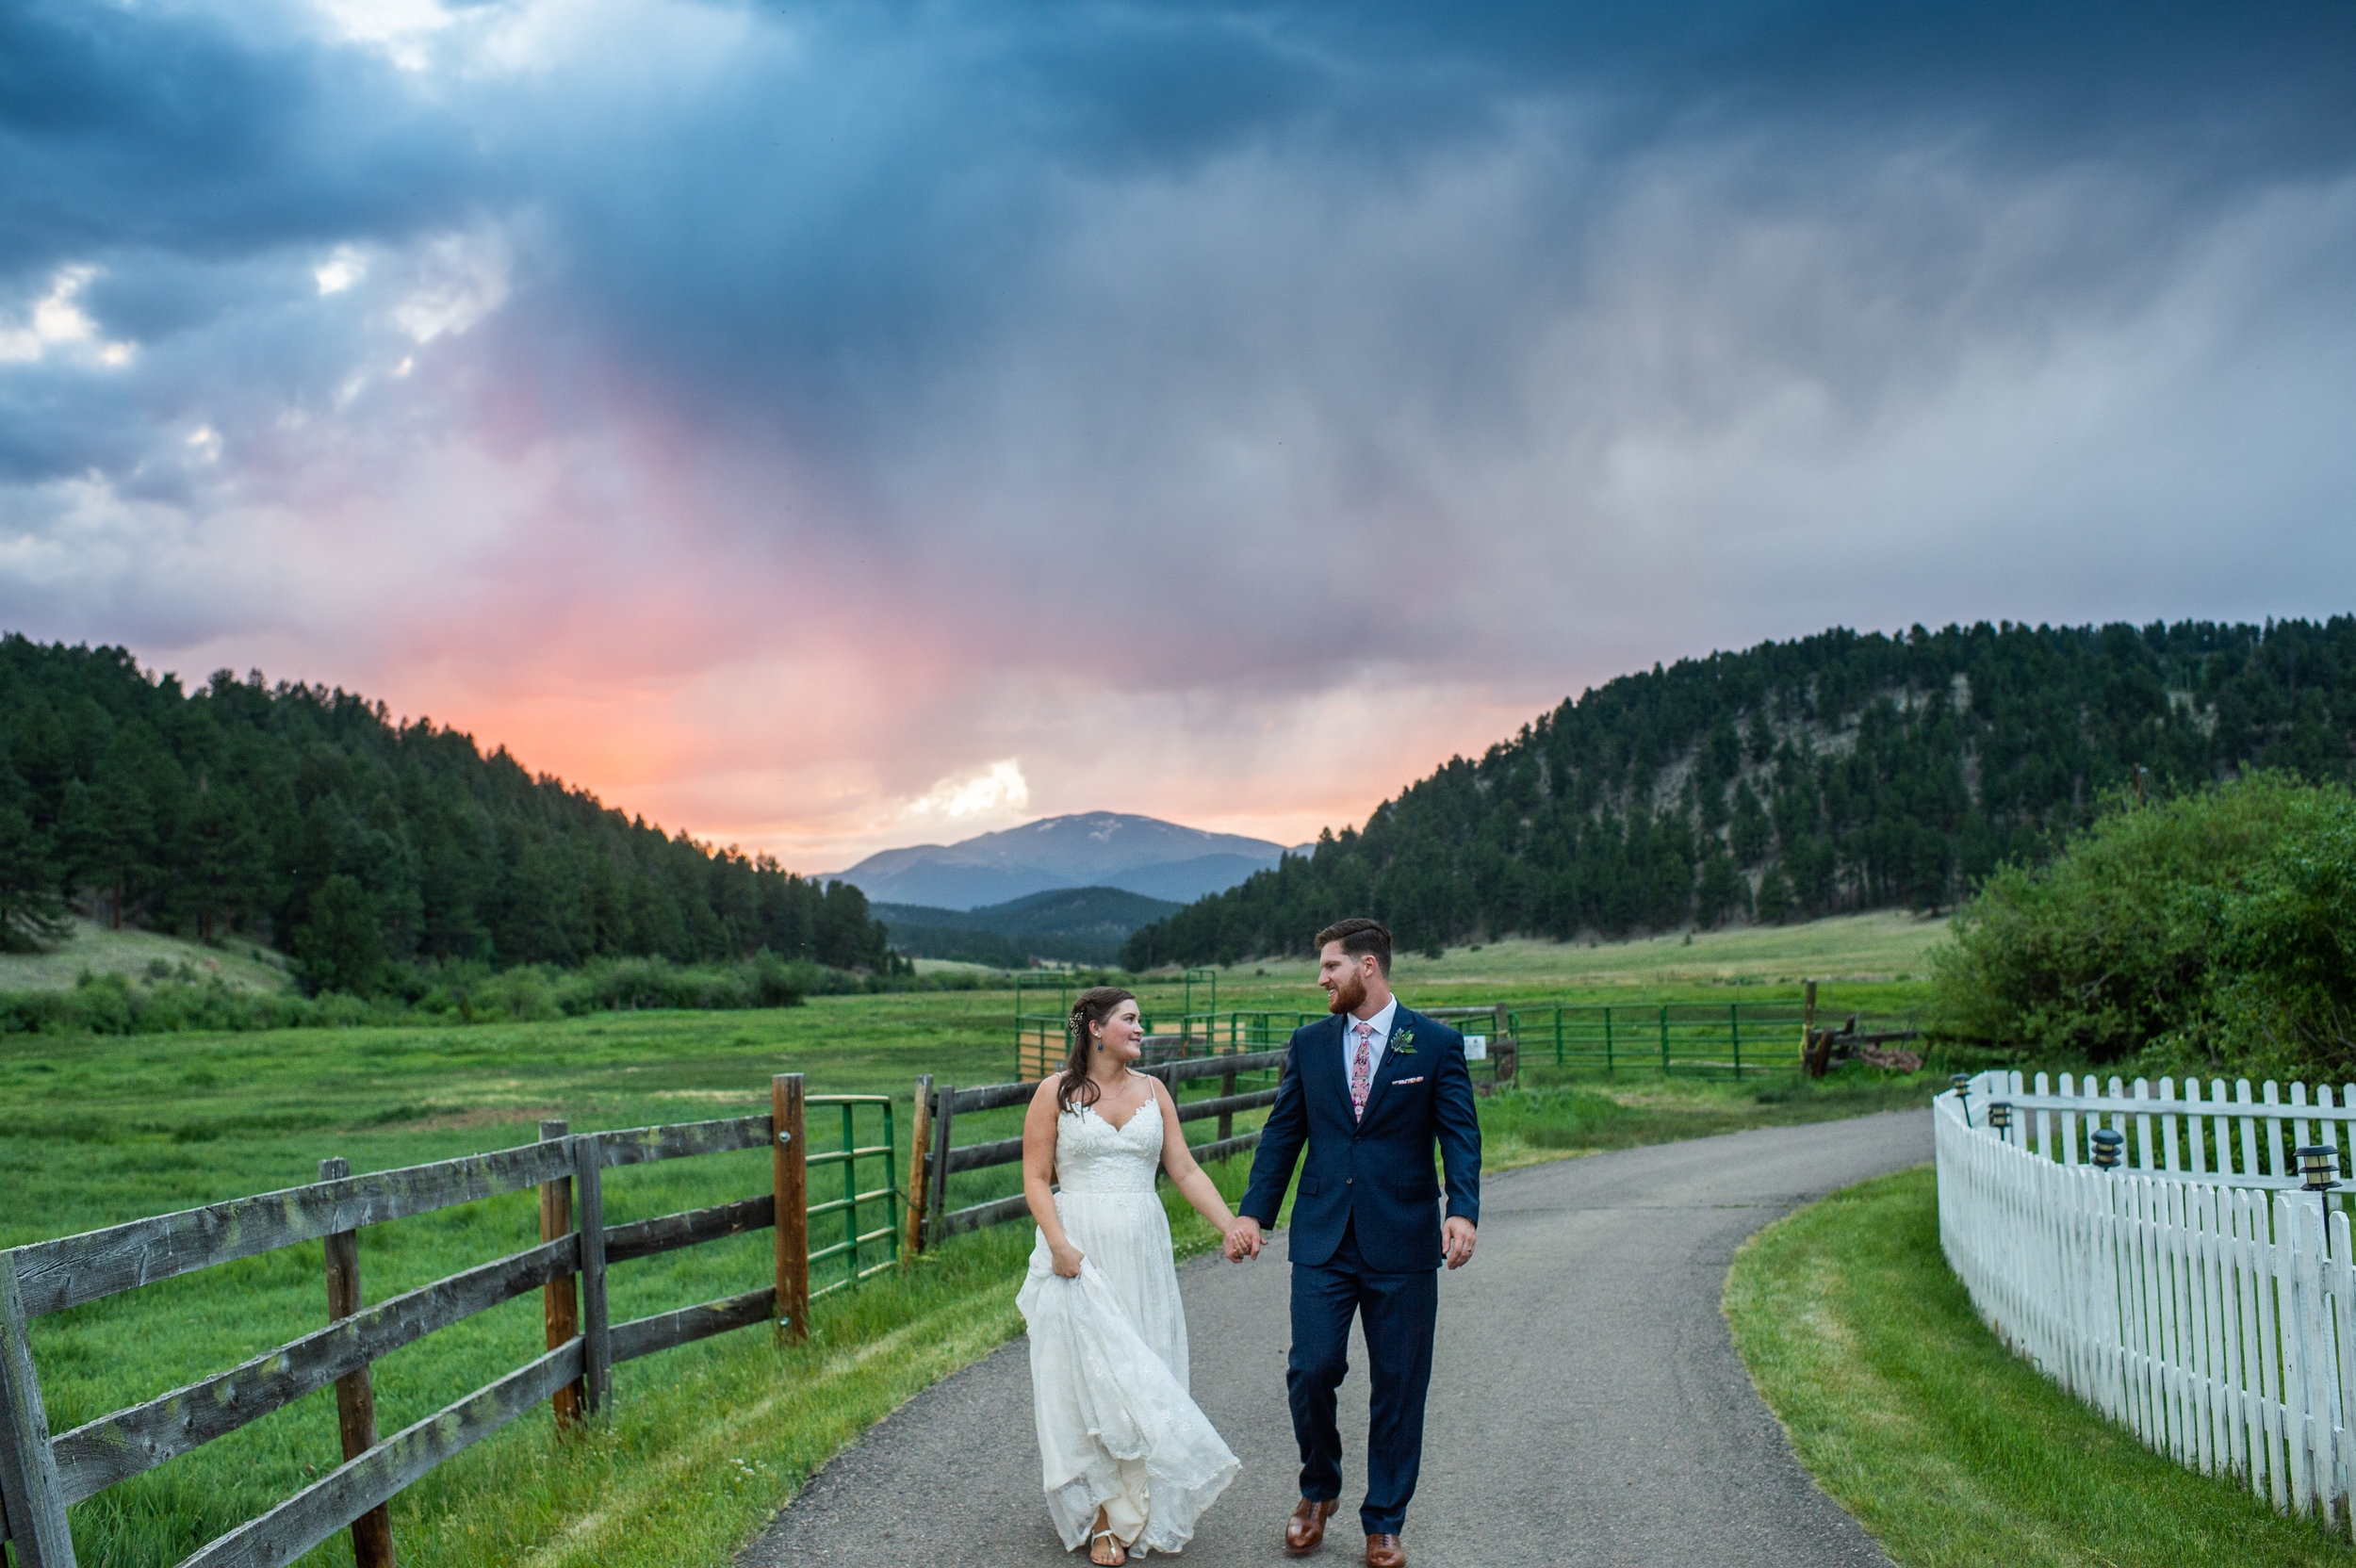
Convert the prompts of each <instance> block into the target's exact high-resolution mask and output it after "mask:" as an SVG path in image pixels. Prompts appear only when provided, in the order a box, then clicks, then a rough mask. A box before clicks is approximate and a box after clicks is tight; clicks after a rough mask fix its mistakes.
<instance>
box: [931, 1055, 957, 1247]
mask: <svg viewBox="0 0 2356 1568" xmlns="http://www.w3.org/2000/svg"><path fill="white" fill-rule="evenodd" d="M956 1120H957V1086H956V1085H955V1084H943V1085H941V1087H940V1089H939V1090H937V1091H936V1092H935V1093H934V1095H933V1159H932V1167H933V1168H932V1182H933V1190H932V1195H931V1196H930V1197H929V1198H928V1199H927V1200H926V1201H925V1209H926V1212H927V1213H928V1214H929V1215H930V1216H931V1219H932V1241H931V1245H932V1246H935V1247H938V1246H940V1245H941V1217H942V1216H944V1215H946V1214H947V1213H948V1212H949V1139H950V1138H951V1137H952V1136H953V1135H954V1128H953V1123H954V1122H955V1121H956Z"/></svg>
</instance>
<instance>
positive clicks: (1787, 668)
mask: <svg viewBox="0 0 2356 1568" xmlns="http://www.w3.org/2000/svg"><path fill="white" fill-rule="evenodd" d="M2352 733H2356V618H2351V617H2347V616H2335V617H2333V618H2332V619H2331V620H2330V621H2328V622H2324V623H2322V624H2315V623H2311V622H2305V621H2278V622H2270V623H2268V624H2267V625H2266V626H2264V627H2255V626H2217V625H2209V624H2206V623H2184V624H2181V625H2177V626H2157V625H2155V626H2151V627H2146V628H2136V627H2132V626H2124V625H2119V626H2106V627H2064V628H2051V627H2037V628H2031V627H2025V626H2014V625H2011V624H2008V623H2007V624H2004V625H2000V626H1994V627H1991V626H1988V625H1985V624H1982V625H1979V626H1974V627H1971V628H1961V627H1949V628H1948V629H1945V630H1943V631H1938V632H1930V631H1925V630H1923V629H1922V628H1920V627H1918V628H1916V629H1914V630H1913V631H1912V632H1910V633H1908V634H1906V635H1904V636H1894V637H1893V636H1883V635H1880V634H1863V635H1861V634H1859V633H1857V632H1852V631H1843V630H1834V631H1827V632H1824V633H1822V634H1821V635H1818V636H1814V637H1809V638H1806V639H1803V640H1800V641H1796V642H1790V643H1763V644H1760V645H1759V646H1757V647H1755V648H1751V649H1749V650H1747V651H1745V652H1742V653H1720V654H1713V655H1711V656H1710V657H1709V658H1707V659H1697V660H1686V661H1681V662H1678V663H1677V664H1676V665H1674V666H1672V667H1670V668H1668V669H1666V670H1664V669H1661V667H1660V666H1658V665H1656V666H1654V668H1653V669H1652V670H1651V671H1650V672H1649V673H1646V674H1640V675H1631V676H1625V677H1623V678H1620V679H1617V680H1614V681H1612V682H1611V683H1609V684H1608V685H1605V686H1603V687H1601V688H1599V689H1595V690H1592V691H1589V692H1587V693H1585V694H1582V695H1581V696H1579V698H1578V699H1577V700H1576V701H1566V702H1564V703H1563V704H1562V706H1561V707H1560V708H1557V709H1556V710H1554V711H1552V712H1550V713H1546V714H1542V715H1540V716H1539V718H1538V719H1537V720H1535V721H1534V722H1533V723H1531V724H1530V725H1527V726H1525V727H1523V729H1522V731H1521V733H1520V734H1518V735H1516V736H1514V737H1513V739H1511V740H1508V741H1505V742H1502V743H1498V744H1497V745H1495V746H1492V747H1491V748H1490V749H1489V751H1488V752H1487V754H1486V755H1484V756H1483V757H1481V759H1480V760H1478V761H1471V760H1464V759H1463V758H1458V759H1455V760H1451V761H1450V762H1448V764H1447V765H1446V766H1445V767H1443V768H1441V769H1440V770H1439V771H1438V772H1436V773H1434V774H1433V775H1432V776H1431V777H1429V778H1426V779H1424V780H1422V781H1421V782H1419V783H1416V784H1414V785H1411V786H1409V787H1408V789H1407V790H1405V791H1404V792H1402V793H1400V794H1399V796H1398V797H1397V798H1396V799H1393V800H1389V801H1386V802H1384V803H1383V805H1382V806H1380V807H1378V808H1377V809H1375V811H1374V814H1373V815H1372V816H1371V817H1369V818H1368V819H1367V820H1366V825H1365V826H1364V827H1363V828H1358V829H1345V830H1343V831H1342V832H1341V833H1340V834H1339V835H1334V834H1333V833H1331V832H1330V831H1329V832H1328V833H1326V834H1324V835H1322V836H1321V837H1320V838H1319V840H1318V842H1317V848H1316V850H1315V851H1314V852H1313V853H1312V854H1310V855H1308V856H1287V857H1286V858H1285V859H1284V862H1283V863H1282V864H1281V865H1280V866H1278V867H1277V868H1276V869H1275V870H1273V871H1269V872H1263V873H1261V874H1258V875H1256V876H1253V877H1252V879H1251V880H1249V881H1247V882H1245V883H1244V884H1242V885H1241V886H1240V887H1237V888H1235V889H1232V890H1229V891H1227V892H1225V893H1221V894H1218V895H1216V896H1214V897H1211V898H1206V899H1203V900H1201V901H1200V902H1198V903H1195V904H1192V905H1189V906H1187V907H1186V908H1185V909H1183V910H1181V911H1180V912H1179V913H1177V914H1175V915H1173V916H1171V917H1170V919H1168V920H1166V921H1162V922H1158V923H1155V924H1153V925H1150V926H1145V927H1143V928H1141V929H1139V930H1138V931H1137V932H1136V933H1135V934H1134V935H1133V936H1132V937H1131V938H1130V939H1129V941H1128V944H1127V946H1126V947H1125V948H1124V950H1123V959H1124V961H1125V962H1126V963H1127V964H1128V965H1129V966H1130V967H1131V968H1133V969H1147V968H1152V967H1153V966H1156V965H1159V964H1164V963H1169V962H1172V961H1179V962H1185V963H1200V962H1205V961H1212V960H1220V961H1224V960H1231V959H1234V958H1237V957H1243V956H1252V955H1254V954H1263V953H1273V952H1279V951H1295V950H1298V949H1300V948H1301V946H1302V945H1303V944H1305V943H1306V941H1307V940H1308V938H1309V936H1310V934H1311V933H1313V932H1315V931H1316V930H1317V927H1318V926H1319V925H1321V924H1324V923H1327V922H1329V921H1331V920H1333V919H1335V918H1337V917H1339V916H1342V915H1348V914H1373V915H1375V916H1377V917H1379V918H1381V919H1383V920H1385V921H1387V922H1389V923H1390V924H1391V926H1392V927H1393V929H1394V931H1395V933H1396V934H1397V936H1398V938H1399V940H1400V942H1401V943H1403V944H1405V945H1407V946H1411V947H1418V948H1429V947H1435V946H1437V945H1439V944H1441V943H1443V942H1448V941H1455V940H1460V939H1478V938H1480V937H1481V936H1483V935H1502V934H1505V933H1509V932H1518V933H1523V934H1528V935H1544V936H1552V937H1565V938H1567V937H1575V936H1579V935H1583V934H1593V935H1614V936H1616V935H1621V934H1624V933H1628V932H1631V931H1638V930H1652V931H1661V930H1668V929H1674V928H1676V927H1677V926H1680V925H1683V924H1686V923H1699V924H1702V925H1715V924H1718V923H1723V922H1726V921H1734V920H1746V919H1757V920H1760V921H1779V920H1787V919H1792V918H1800V917H1807V916H1814V915H1821V914H1826V913H1830V912H1833V911H1835V910H1843V909H1865V908H1873V907H1886V906H1900V907H1904V906H1909V905H1911V906H1915V907H1922V908H1935V907H1944V906H1948V905H1951V904H1953V903H1955V902H1956V901H1957V900H1958V899H1960V898H1962V897H1964V896H1966V894H1967V892H1968V890H1970V889H1971V888H1972V886H1973V885H1974V884H1975V883H1976V882H1977V881H1978V880H1979V879H1980V878H1982V877H1984V876H1986V875H1988V874H1989V873H1990V872H1991V871H1993V870H1994V869H1995V868H1996V867H1997V866H1999V865H2000V864H2002V863H2004V862H2005V861H2007V860H2016V859H2017V860H2021V861H2029V862H2034V861H2037V860H2041V859H2043V858H2045V857H2047V856H2048V855H2050V854H2051V853H2052V851H2053V847H2054V846H2055V844H2056V843H2057V842H2058V841H2059V840H2060V837H2061V836H2062V835H2063V834H2064V833H2066V832H2067V831H2069V830H2070V829H2071V828H2075V827H2078V826H2081V825H2085V824H2086V822H2087V821H2088V820H2089V819H2090V818H2091V816H2092V813H2093V809H2094V805H2095V802H2096V800H2097V798H2098V797H2099V796H2100V795H2102V792H2105V791H2109V790H2116V789H2120V788H2125V787H2128V786H2130V785H2132V784H2133V783H2134V782H2135V770H2136V769H2137V768H2144V769H2148V770H2149V773H2148V777H2147V781H2146V787H2147V788H2148V789H2153V790H2159V791H2163V792H2165V791H2171V790H2174V789H2177V788H2180V787H2184V786H2188V785H2190V784H2193V783H2195V782H2197V781H2201V780H2208V779H2214V778H2217V777H2220V776H2225V775H2228V774H2231V773H2232V772H2233V771H2234V770H2236V769H2239V768H2241V767H2244V766H2266V767H2275V768H2282V769H2287V770H2290V771H2292V772H2295V773H2299V774H2301V775H2304V776H2309V777H2313V778H2318V779H2328V778H2346V777H2348V772H2349V760H2350V749H2349V745H2350V736H2351V734H2352Z"/></svg>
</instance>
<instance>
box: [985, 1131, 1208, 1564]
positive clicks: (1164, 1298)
mask: <svg viewBox="0 0 2356 1568" xmlns="http://www.w3.org/2000/svg"><path fill="white" fill-rule="evenodd" d="M1161 1153H1162V1108H1161V1102H1160V1099H1159V1098H1158V1097H1155V1098H1153V1099H1149V1100H1148V1101H1146V1103H1145V1104H1144V1105H1143V1106H1142V1107H1141V1108H1140V1109H1139V1110H1138V1111H1137V1114H1136V1115H1135V1116H1133V1117H1131V1118H1130V1119H1129V1120H1128V1122H1127V1124H1126V1125H1124V1126H1121V1127H1115V1126H1114V1125H1113V1124H1112V1123H1111V1122H1109V1121H1106V1120H1105V1119H1104V1118H1103V1117H1101V1116H1099V1115H1097V1114H1096V1111H1095V1108H1094V1107H1093V1106H1084V1107H1082V1108H1081V1109H1078V1110H1073V1111H1066V1112H1064V1113H1063V1114H1062V1115H1061V1116H1059V1117H1057V1118H1056V1119H1055V1175H1056V1179H1057V1181H1058V1183H1059V1184H1060V1185H1061V1190H1060V1191H1058V1192H1057V1193H1056V1195H1055V1213H1056V1214H1057V1215H1058V1216H1060V1217H1061V1218H1062V1220H1063V1229H1064V1234H1065V1235H1066V1236H1067V1237H1068V1238H1070V1240H1071V1242H1072V1246H1074V1247H1076V1248H1078V1249H1079V1250H1080V1253H1081V1255H1082V1258H1083V1259H1084V1261H1083V1262H1082V1263H1081V1265H1080V1275H1079V1278H1077V1279H1074V1280H1067V1279H1062V1278H1060V1277H1058V1276H1057V1275H1056V1273H1055V1268H1054V1266H1053V1263H1052V1260H1051V1259H1050V1256H1049V1254H1048V1250H1047V1237H1046V1236H1045V1234H1043V1233H1042V1234H1040V1236H1039V1241H1038V1243H1037V1245H1035V1246H1034V1247H1033V1248H1032V1249H1031V1267H1030V1272H1029V1274H1028V1276H1027V1277H1026V1278H1025V1279H1024V1280H1023V1289H1022V1291H1021V1293H1020V1294H1019V1295H1017V1296H1016V1298H1015V1301H1016V1304H1017V1305H1018V1306H1020V1307H1021V1308H1022V1309H1023V1320H1024V1321H1025V1322H1027V1323H1028V1324H1029V1325H1030V1331H1031V1388H1032V1397H1033V1401H1034V1404H1035V1407H1036V1410H1037V1413H1038V1416H1039V1467H1040V1471H1041V1477H1042V1479H1043V1480H1044V1482H1045V1484H1046V1487H1047V1511H1048V1512H1049V1513H1050V1514H1051V1515H1053V1516H1054V1518H1055V1531H1056V1533H1057V1534H1058V1535H1060V1536H1062V1537H1063V1544H1064V1545H1065V1547H1066V1548H1067V1549H1070V1548H1072V1547H1075V1546H1079V1545H1082V1544H1085V1543H1086V1542H1087V1540H1088V1531H1089V1529H1090V1527H1093V1526H1094V1525H1095V1523H1096V1511H1097V1509H1098V1508H1099V1507H1100V1506H1101V1507H1103V1508H1104V1511H1105V1514H1106V1519H1107V1523H1109V1524H1110V1525H1111V1527H1112V1528H1113V1530H1114V1532H1115V1533H1116V1534H1117V1535H1119V1536H1120V1537H1121V1539H1122V1540H1123V1541H1125V1542H1128V1543H1129V1544H1130V1550H1131V1551H1132V1552H1133V1553H1135V1554H1137V1555H1139V1556H1142V1555H1144V1553H1145V1552H1148V1551H1153V1552H1174V1551H1176V1550H1178V1549H1179V1548H1180V1547H1181V1546H1184V1545H1185V1544H1186V1542H1187V1541H1188V1540H1190V1539H1191V1538H1192V1537H1193V1535H1194V1524H1195V1520H1196V1519H1197V1518H1198V1517H1200V1516H1201V1514H1202V1512H1203V1510H1204V1509H1206V1508H1208V1507H1209V1506H1210V1505H1211V1502H1212V1501H1213V1499H1215V1498H1217V1497H1218V1496H1219V1494H1220V1493H1221V1492H1224V1491H1225V1490H1226V1489H1227V1483H1228V1482H1229V1481H1231V1480H1233V1479H1235V1472H1236V1470H1237V1469H1238V1468H1240V1466H1239V1464H1238V1462H1237V1461H1236V1459H1235V1455H1234V1454H1233V1453H1230V1452H1229V1451H1228V1448H1227V1445H1226V1444H1225V1443H1223V1442H1221V1441H1220V1440H1219V1433H1218V1432H1217V1431H1215V1430H1213V1429H1212V1428H1211V1424H1210V1422H1209V1421H1208V1420H1206V1419H1204V1418H1203V1413H1202V1411H1200V1410H1198V1409H1197V1408H1196V1407H1195V1403H1194V1399H1193V1398H1192V1397H1191V1396H1190V1395H1189V1394H1188V1392H1187V1381H1186V1312H1185V1309H1184V1308H1183V1307H1182V1306H1181V1305H1180V1304H1179V1300H1178V1276H1177V1272H1176V1270H1175V1269H1174V1268H1173V1267H1172V1266H1171V1264H1170V1221H1169V1219H1168V1218H1166V1217H1164V1215H1163V1213H1162V1201H1161V1199H1160V1197H1159V1196H1158V1195H1157V1194H1156V1193H1155V1192H1154V1190H1153V1172H1154V1169H1155V1168H1156V1167H1157V1166H1159V1165H1160V1163H1161Z"/></svg>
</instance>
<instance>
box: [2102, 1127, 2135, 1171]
mask: <svg viewBox="0 0 2356 1568" xmlns="http://www.w3.org/2000/svg"><path fill="white" fill-rule="evenodd" d="M2126 1147H2127V1135H2126V1134H2124V1133H2122V1132H2120V1131H2119V1129H2117V1128H2116V1127H2098V1128H2096V1129H2095V1133H2094V1168H2095V1169H2097V1170H2117V1169H2118V1168H2119V1154H2120V1152H2122V1151H2123V1150H2125V1148H2126Z"/></svg>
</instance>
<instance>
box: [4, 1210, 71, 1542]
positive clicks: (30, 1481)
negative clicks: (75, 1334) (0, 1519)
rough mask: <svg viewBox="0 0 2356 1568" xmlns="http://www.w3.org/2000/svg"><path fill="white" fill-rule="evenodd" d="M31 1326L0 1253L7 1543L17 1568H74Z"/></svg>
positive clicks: (11, 1267) (12, 1258)
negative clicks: (13, 1555)
mask: <svg viewBox="0 0 2356 1568" xmlns="http://www.w3.org/2000/svg"><path fill="white" fill-rule="evenodd" d="M30 1321H31V1320H30V1319H29V1318H27V1317H26V1316H25V1298H24V1296H23V1294H22V1293H21V1292H20V1290H19V1288H18V1286H17V1281H16V1253H15V1252H14V1251H7V1252H0V1502H5V1504H6V1505H7V1508H8V1544H10V1545H11V1546H13V1547H14V1548H15V1550H16V1561H17V1568H74V1536H73V1533H72V1532H71V1531H70V1530H68V1529H67V1528H66V1522H65V1495H64V1493H63V1492H62V1491H60V1490H59V1489H58V1486H57V1451H56V1450H55V1449H53V1448H51V1447H50V1446H49V1416H48V1413H46V1412H45V1411H43V1410H42V1409H41V1376H40V1374H39V1373H38V1372H36V1371H35V1370H34V1368H33V1343H32V1340H31V1339H30V1338H29V1337H28V1336H27V1335H26V1332H25V1328H26V1325H27V1324H28V1323H29V1322H30Z"/></svg>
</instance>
